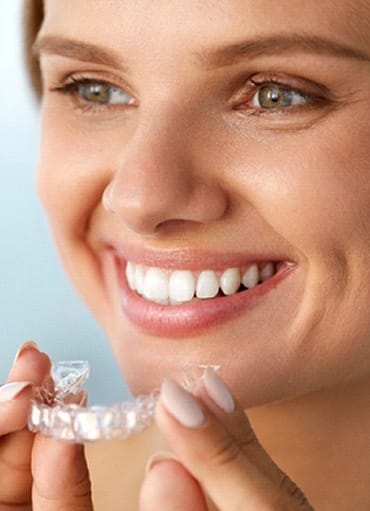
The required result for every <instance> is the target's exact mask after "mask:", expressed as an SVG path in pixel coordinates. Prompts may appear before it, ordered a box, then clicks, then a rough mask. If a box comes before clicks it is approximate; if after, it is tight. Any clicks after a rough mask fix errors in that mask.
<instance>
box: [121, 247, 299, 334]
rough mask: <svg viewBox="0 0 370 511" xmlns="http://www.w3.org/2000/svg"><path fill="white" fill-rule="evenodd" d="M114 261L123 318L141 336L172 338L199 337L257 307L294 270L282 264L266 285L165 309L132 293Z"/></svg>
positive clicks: (123, 274)
mask: <svg viewBox="0 0 370 511" xmlns="http://www.w3.org/2000/svg"><path fill="white" fill-rule="evenodd" d="M115 260H116V269H117V276H118V283H119V290H120V299H121V306H122V309H123V312H124V314H125V315H126V316H127V318H128V319H129V320H130V321H131V322H132V323H134V324H135V325H136V326H137V327H139V329H140V330H141V331H143V332H144V333H147V334H150V335H155V336H160V337H171V338H174V337H183V338H184V337H192V336H195V335H198V334H199V333H200V332H201V331H204V330H209V329H210V328H212V327H215V326H218V325H220V324H222V323H225V322H227V321H230V320H231V319H234V318H236V317H237V316H240V315H241V314H243V313H245V312H246V311H247V310H251V309H253V308H255V307H257V306H258V304H259V303H261V301H262V300H263V298H264V297H265V296H266V295H267V294H268V293H269V292H270V291H272V290H273V289H275V288H276V287H277V286H278V285H279V284H280V283H281V282H282V281H283V280H285V279H286V278H287V277H288V276H289V275H290V274H291V273H292V271H293V270H294V268H295V265H294V264H292V263H286V264H282V265H281V267H280V269H279V270H278V272H277V273H276V274H275V275H274V276H273V277H271V278H270V279H268V280H267V281H266V282H264V283H262V284H259V285H258V286H256V287H255V288H253V289H250V290H246V291H241V292H240V293H236V294H234V295H231V296H222V297H218V298H212V299H209V300H196V301H192V302H187V303H184V304H181V305H175V306H168V305H160V304H157V303H155V302H151V301H148V300H145V299H144V298H142V297H141V296H140V295H138V294H137V293H136V292H135V291H132V290H131V289H130V288H129V286H128V284H127V281H126V278H125V265H124V264H123V263H122V261H121V260H119V259H118V258H116V257H115Z"/></svg>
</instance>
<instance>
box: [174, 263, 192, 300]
mask: <svg viewBox="0 0 370 511" xmlns="http://www.w3.org/2000/svg"><path fill="white" fill-rule="evenodd" d="M194 292H195V277H194V275H193V272H191V271H183V270H179V271H174V272H173V273H171V276H170V282H169V298H170V301H171V303H184V302H190V301H191V300H192V299H193V297H194Z"/></svg>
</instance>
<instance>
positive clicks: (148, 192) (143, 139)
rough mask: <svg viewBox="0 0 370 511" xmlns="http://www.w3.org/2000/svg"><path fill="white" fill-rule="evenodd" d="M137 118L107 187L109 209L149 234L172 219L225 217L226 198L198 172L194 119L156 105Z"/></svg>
mask: <svg viewBox="0 0 370 511" xmlns="http://www.w3.org/2000/svg"><path fill="white" fill-rule="evenodd" d="M143 110H144V108H143ZM144 111H145V110H144ZM139 117H140V118H139V121H138V124H137V126H136V129H135V131H134V132H133V133H132V135H131V138H130V139H129V140H128V142H127V143H126V145H125V146H124V147H123V148H122V151H121V153H120V156H119V158H118V160H119V161H118V162H117V166H116V169H115V174H114V177H113V179H112V181H111V183H110V185H109V190H108V196H109V204H110V206H109V209H110V210H113V211H114V212H115V213H116V214H118V215H119V217H120V219H121V220H122V221H123V222H125V223H126V225H127V226H128V227H129V228H130V229H131V230H134V231H137V232H139V233H145V234H152V233H154V232H155V231H156V229H157V227H158V226H159V225H162V224H164V223H165V222H168V221H171V220H172V221H173V220H188V221H195V222H205V221H208V220H209V219H210V218H211V217H212V219H214V218H216V217H218V216H219V215H221V214H222V212H223V210H224V208H225V205H224V203H225V199H224V197H222V194H221V193H220V190H219V189H217V186H215V185H212V186H210V184H209V182H206V181H205V179H204V176H202V172H201V169H200V168H197V164H196V161H195V159H196V156H195V154H196V152H195V153H194V151H193V150H194V146H193V142H192V140H193V137H192V133H191V130H192V127H191V119H190V116H188V117H187V116H185V115H182V116H181V115H179V109H177V108H176V107H175V106H174V107H173V108H172V109H171V105H170V104H169V103H167V104H166V105H164V106H163V108H161V107H160V106H159V105H158V103H156V107H155V108H153V109H152V110H151V111H149V110H146V111H145V114H144V113H143V112H141V113H140V114H139ZM216 189H217V192H216ZM206 195H207V196H208V199H209V200H208V208H207V207H205V205H206V202H207V199H206ZM211 196H213V197H211ZM210 200H211V202H210ZM211 204H213V205H214V207H212V206H211Z"/></svg>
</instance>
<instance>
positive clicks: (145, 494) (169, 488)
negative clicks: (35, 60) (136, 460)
mask: <svg viewBox="0 0 370 511" xmlns="http://www.w3.org/2000/svg"><path fill="white" fill-rule="evenodd" d="M139 500H140V505H139V509H140V511H162V510H163V509H176V510H177V511H187V510H189V509H196V510H197V511H207V507H206V500H205V498H204V495H203V492H202V489H201V487H200V485H199V483H198V481H197V480H196V479H195V478H194V477H193V476H192V475H191V474H190V473H189V472H188V471H187V470H186V468H185V467H184V466H183V465H182V464H181V463H180V462H179V461H177V460H175V459H171V458H166V459H158V460H157V461H156V462H155V463H153V465H152V467H151V468H150V470H148V473H147V474H146V477H145V479H144V482H143V485H142V487H141V491H140V499H139Z"/></svg>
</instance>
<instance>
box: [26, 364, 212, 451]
mask: <svg viewBox="0 0 370 511" xmlns="http://www.w3.org/2000/svg"><path fill="white" fill-rule="evenodd" d="M206 367H207V366H205V365H200V366H190V365H188V366H184V367H183V379H182V385H183V386H184V388H186V389H187V390H189V391H193V390H194V389H195V388H196V386H197V384H198V382H199V380H200V379H201V378H202V375H203V373H204V370H205V368H206ZM211 367H213V368H214V369H215V370H218V369H219V366H211ZM89 373H90V368H89V364H88V362H86V361H67V362H58V363H57V364H54V365H53V366H52V370H51V379H49V380H47V381H45V382H44V384H43V385H42V386H41V387H39V388H38V389H37V390H36V394H35V398H34V400H33V401H32V403H31V408H30V412H29V417H28V428H29V429H30V431H32V432H34V433H36V432H40V433H41V434H43V435H45V436H48V437H52V438H56V439H59V440H66V441H69V442H73V443H84V442H96V441H99V440H110V439H118V438H120V439H122V438H127V437H129V436H130V435H132V434H134V433H138V432H141V431H144V430H145V429H147V428H148V427H149V426H150V425H151V424H152V423H153V419H154V410H155V406H156V403H157V400H158V397H159V390H157V389H155V390H153V391H152V392H151V393H150V394H149V395H147V396H138V397H136V399H135V400H133V401H125V402H121V403H116V404H113V405H108V406H97V405H94V406H84V404H83V403H84V401H85V400H86V392H85V391H84V390H83V385H84V383H85V382H86V380H87V379H88V377H89Z"/></svg>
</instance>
